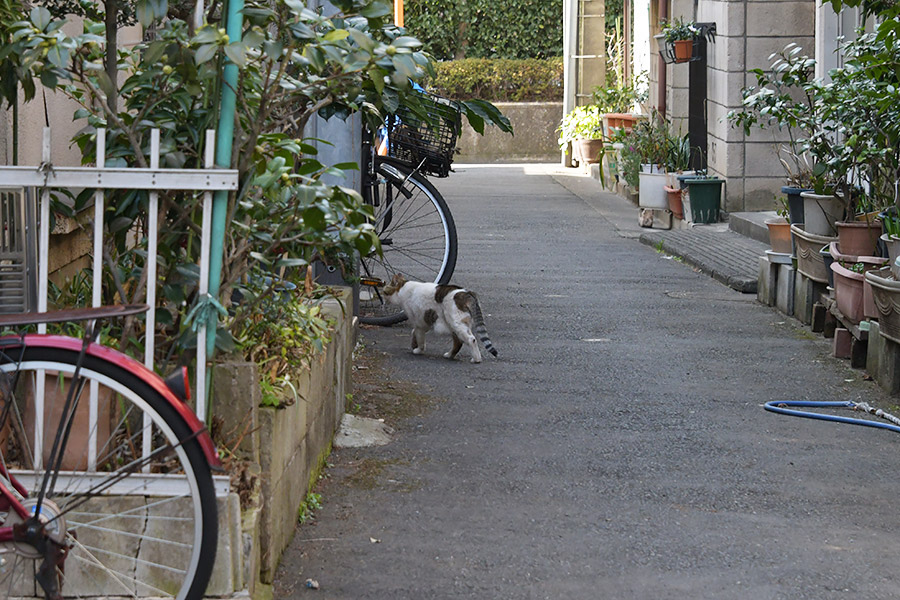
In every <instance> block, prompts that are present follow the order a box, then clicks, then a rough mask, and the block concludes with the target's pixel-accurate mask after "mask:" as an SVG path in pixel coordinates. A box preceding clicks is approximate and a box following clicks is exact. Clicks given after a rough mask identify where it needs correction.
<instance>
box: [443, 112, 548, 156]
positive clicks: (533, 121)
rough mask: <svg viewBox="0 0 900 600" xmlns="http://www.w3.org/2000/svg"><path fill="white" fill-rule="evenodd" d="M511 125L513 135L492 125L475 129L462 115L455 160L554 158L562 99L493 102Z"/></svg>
mask: <svg viewBox="0 0 900 600" xmlns="http://www.w3.org/2000/svg"><path fill="white" fill-rule="evenodd" d="M494 104H495V105H496V106H497V108H499V109H500V110H501V111H502V112H503V114H504V115H506V116H507V117H508V118H509V120H510V122H511V123H512V126H513V131H514V132H515V136H512V135H509V134H508V133H503V132H501V131H500V130H498V129H497V128H496V127H485V131H484V136H480V135H478V134H477V133H475V130H473V129H472V127H471V126H470V125H469V123H468V121H466V119H465V117H463V131H462V135H460V137H459V148H460V153H459V154H458V155H457V156H456V158H455V159H454V160H455V161H456V162H459V163H498V162H557V161H559V157H560V150H559V145H558V144H557V139H559V135H558V134H557V133H556V128H557V127H559V122H560V120H562V111H563V105H562V102H495V103H494Z"/></svg>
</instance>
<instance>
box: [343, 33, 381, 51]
mask: <svg viewBox="0 0 900 600" xmlns="http://www.w3.org/2000/svg"><path fill="white" fill-rule="evenodd" d="M348 31H349V33H350V37H352V38H353V41H354V42H356V45H357V46H359V47H360V48H362V49H363V50H365V51H366V52H372V50H374V49H375V47H376V46H377V45H378V43H377V42H376V41H375V40H373V39H372V38H371V37H370V36H369V35H367V34H366V33H365V32H364V31H360V30H359V29H349V30H348Z"/></svg>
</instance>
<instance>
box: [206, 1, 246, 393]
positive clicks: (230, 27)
mask: <svg viewBox="0 0 900 600" xmlns="http://www.w3.org/2000/svg"><path fill="white" fill-rule="evenodd" d="M243 9H244V0H228V17H227V24H226V33H227V34H228V39H229V42H236V41H240V39H241V34H242V30H243V15H242V14H241V11H242V10H243ZM237 84H238V68H237V65H236V64H234V63H232V62H231V61H230V60H228V59H226V60H225V69H224V76H223V85H222V95H221V104H220V108H219V130H218V133H217V134H216V166H218V167H223V168H226V169H227V168H230V167H231V147H232V143H233V141H234V114H235V106H236V101H237V97H236V95H235V90H236V89H237ZM227 213H228V192H227V191H224V190H223V191H218V192H216V193H215V196H213V213H212V239H211V240H210V248H209V295H210V296H212V297H213V298H215V299H218V297H219V285H220V283H221V281H222V260H223V253H224V247H225V225H226V223H225V218H226V216H227ZM212 314H213V316H212V317H210V323H209V326H208V327H207V330H206V348H207V352H208V356H212V355H213V352H214V351H215V345H216V319H217V317H216V316H215V313H212ZM207 389H209V388H207Z"/></svg>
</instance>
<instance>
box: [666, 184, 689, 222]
mask: <svg viewBox="0 0 900 600" xmlns="http://www.w3.org/2000/svg"><path fill="white" fill-rule="evenodd" d="M664 189H665V190H666V199H667V200H668V201H669V210H670V211H672V214H673V215H675V217H676V218H678V219H683V218H684V205H683V204H682V202H681V190H680V189H678V188H676V187H669V186H668V185H667V186H665V188H664Z"/></svg>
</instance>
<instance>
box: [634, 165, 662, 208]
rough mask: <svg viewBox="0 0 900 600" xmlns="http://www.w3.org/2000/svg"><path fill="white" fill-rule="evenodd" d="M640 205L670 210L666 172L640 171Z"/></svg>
mask: <svg viewBox="0 0 900 600" xmlns="http://www.w3.org/2000/svg"><path fill="white" fill-rule="evenodd" d="M638 177H639V180H640V184H639V189H638V191H639V194H638V206H640V207H641V208H657V209H663V210H668V208H669V199H668V197H667V196H666V190H665V187H666V174H665V173H639V174H638Z"/></svg>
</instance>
